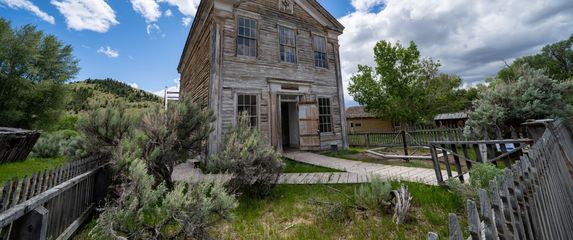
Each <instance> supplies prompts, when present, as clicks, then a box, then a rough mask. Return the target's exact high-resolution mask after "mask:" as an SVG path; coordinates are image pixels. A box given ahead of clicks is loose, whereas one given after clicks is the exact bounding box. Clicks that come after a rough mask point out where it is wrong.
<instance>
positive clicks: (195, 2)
mask: <svg viewBox="0 0 573 240" xmlns="http://www.w3.org/2000/svg"><path fill="white" fill-rule="evenodd" d="M157 2H159V3H168V4H169V5H172V6H176V7H177V10H179V12H181V14H183V15H185V16H188V17H194V16H195V13H196V12H197V8H198V7H199V3H201V0H157Z"/></svg>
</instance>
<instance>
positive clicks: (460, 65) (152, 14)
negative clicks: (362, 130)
mask: <svg viewBox="0 0 573 240" xmlns="http://www.w3.org/2000/svg"><path fill="white" fill-rule="evenodd" d="M268 1H277V0H268ZM199 2H200V0H114V1H111V0H107V1H106V0H0V16H2V17H3V18H6V19H8V20H9V21H11V22H12V24H13V26H16V27H19V26H22V25H25V24H33V25H36V26H37V27H38V28H39V29H40V30H43V31H44V32H46V33H48V34H54V35H56V36H57V37H58V38H59V39H60V40H62V41H63V42H65V43H67V44H70V45H72V46H73V47H74V55H75V56H76V57H77V58H78V59H79V60H80V66H81V71H80V73H79V74H78V75H77V77H76V79H75V80H83V79H86V78H113V79H117V80H120V81H123V82H126V83H128V84H136V85H137V86H138V87H139V88H141V89H144V90H147V91H150V92H157V91H159V90H161V89H162V88H164V87H165V86H170V87H173V86H176V84H177V83H176V80H177V79H178V78H179V74H178V73H177V70H176V68H177V64H178V61H179V57H180V54H181V51H182V48H183V45H184V43H185V40H186V37H187V34H188V31H189V28H190V26H191V25H190V24H189V23H190V22H191V21H192V18H193V16H194V15H195V11H196V8H197V6H198V4H199ZM319 2H320V3H321V4H322V5H323V6H324V7H325V8H326V9H327V10H328V11H330V12H331V13H332V15H334V16H335V17H336V18H337V19H338V20H339V21H340V22H341V23H342V24H343V25H344V26H345V27H346V29H345V31H344V34H343V35H341V36H340V39H339V41H340V48H341V49H340V54H341V65H342V76H343V80H344V84H345V86H348V82H349V79H350V77H351V76H352V74H354V73H355V72H356V70H357V67H356V66H357V65H358V64H368V65H373V64H374V61H373V53H372V48H373V46H374V45H375V44H376V42H377V41H379V40H387V41H391V42H396V41H400V42H402V43H407V42H410V41H415V42H416V44H417V45H418V48H419V50H420V51H421V53H422V55H423V56H425V57H432V58H434V59H436V60H439V61H440V62H441V63H442V67H441V69H440V70H441V71H442V72H445V73H450V74H457V75H460V76H461V77H462V79H463V81H464V86H466V87H467V86H472V85H475V84H477V83H480V82H483V81H484V80H485V79H486V78H487V77H490V76H493V75H494V74H495V73H496V72H497V71H499V69H501V68H502V67H503V66H504V62H511V61H513V60H514V59H515V58H517V57H520V56H524V55H529V54H534V53H536V52H538V51H539V50H540V49H541V48H542V47H543V46H544V45H547V44H550V43H553V42H556V41H560V40H563V39H566V38H568V37H569V36H570V35H571V34H572V33H573V1H571V0H544V1H531V2H528V4H523V2H522V0H504V1H499V0H480V1H467V0H424V1H419V0H319ZM184 22H185V23H187V25H185V24H183V23H184ZM174 80H175V81H174ZM345 98H346V102H347V105H355V104H356V102H354V101H353V100H352V97H351V96H349V95H348V94H345Z"/></svg>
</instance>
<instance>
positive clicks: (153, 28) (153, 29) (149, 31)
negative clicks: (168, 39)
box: [146, 23, 161, 34]
mask: <svg viewBox="0 0 573 240" xmlns="http://www.w3.org/2000/svg"><path fill="white" fill-rule="evenodd" d="M146 30H147V34H152V33H154V32H161V28H159V25H157V24H156V23H152V24H147V29H146Z"/></svg>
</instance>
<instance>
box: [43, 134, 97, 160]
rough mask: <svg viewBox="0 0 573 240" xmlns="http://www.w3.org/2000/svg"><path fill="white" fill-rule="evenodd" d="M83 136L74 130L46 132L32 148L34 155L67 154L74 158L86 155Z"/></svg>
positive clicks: (53, 155) (54, 155)
mask: <svg viewBox="0 0 573 240" xmlns="http://www.w3.org/2000/svg"><path fill="white" fill-rule="evenodd" d="M84 148H85V146H84V142H83V139H82V137H80V136H78V133H77V132H76V131H73V130H62V131H56V132H52V133H44V134H42V135H41V137H40V139H38V142H36V144H35V145H34V148H33V149H32V155H34V156H38V157H56V156H66V157H68V158H72V159H79V158H82V157H85V156H86V154H85V151H84Z"/></svg>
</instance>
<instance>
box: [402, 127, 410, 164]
mask: <svg viewBox="0 0 573 240" xmlns="http://www.w3.org/2000/svg"><path fill="white" fill-rule="evenodd" d="M400 134H401V135H402V144H403V145H404V155H405V156H408V142H406V131H404V130H402V131H400ZM404 160H406V162H409V161H410V160H409V159H408V158H404Z"/></svg>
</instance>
